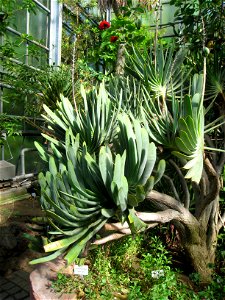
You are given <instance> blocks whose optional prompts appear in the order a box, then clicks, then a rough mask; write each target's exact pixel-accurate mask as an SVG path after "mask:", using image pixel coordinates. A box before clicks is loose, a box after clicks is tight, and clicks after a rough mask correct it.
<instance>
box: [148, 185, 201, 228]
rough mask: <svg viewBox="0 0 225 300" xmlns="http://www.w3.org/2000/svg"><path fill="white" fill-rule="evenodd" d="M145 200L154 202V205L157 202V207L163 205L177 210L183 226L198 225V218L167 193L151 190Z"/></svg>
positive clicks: (191, 226)
mask: <svg viewBox="0 0 225 300" xmlns="http://www.w3.org/2000/svg"><path fill="white" fill-rule="evenodd" d="M146 200H149V201H151V202H153V203H154V204H156V206H157V204H159V207H160V206H161V205H164V206H166V207H167V208H170V209H173V210H175V211H177V212H179V213H180V214H179V221H180V222H181V223H182V224H183V225H185V227H188V228H193V227H198V226H199V222H198V220H197V219H196V218H195V217H194V216H193V215H192V214H191V213H190V212H189V210H188V209H186V208H185V207H184V206H183V205H182V204H181V203H180V202H179V201H177V200H175V199H174V198H173V197H171V196H169V195H166V194H163V193H159V192H157V191H154V190H153V191H151V192H150V193H149V194H148V196H147V197H146Z"/></svg>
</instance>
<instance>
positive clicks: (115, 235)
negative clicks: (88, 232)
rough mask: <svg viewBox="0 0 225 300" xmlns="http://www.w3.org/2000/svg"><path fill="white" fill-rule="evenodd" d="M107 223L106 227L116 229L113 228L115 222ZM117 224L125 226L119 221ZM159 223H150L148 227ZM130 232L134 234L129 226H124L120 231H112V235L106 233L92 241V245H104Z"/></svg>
mask: <svg viewBox="0 0 225 300" xmlns="http://www.w3.org/2000/svg"><path fill="white" fill-rule="evenodd" d="M119 224H120V225H121V226H120V225H119ZM106 225H107V226H106V228H108V230H109V231H111V230H114V229H112V228H114V227H115V226H114V224H106ZM117 225H118V227H121V228H122V227H123V225H122V224H121V223H117ZM157 225H158V223H153V224H149V225H148V227H147V229H149V228H152V227H155V226H157ZM147 229H146V230H147ZM129 234H132V232H131V230H130V229H129V228H123V229H121V230H120V232H115V233H112V234H110V235H106V236H104V237H102V238H100V239H98V240H96V241H94V242H93V243H92V245H103V244H105V243H107V242H110V241H114V240H118V239H120V238H122V237H124V236H126V235H129Z"/></svg>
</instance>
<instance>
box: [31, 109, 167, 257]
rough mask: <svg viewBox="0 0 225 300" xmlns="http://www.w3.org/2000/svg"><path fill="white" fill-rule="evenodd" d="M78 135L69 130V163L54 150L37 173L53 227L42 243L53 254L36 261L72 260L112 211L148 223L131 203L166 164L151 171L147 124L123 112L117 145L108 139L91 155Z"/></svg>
mask: <svg viewBox="0 0 225 300" xmlns="http://www.w3.org/2000/svg"><path fill="white" fill-rule="evenodd" d="M68 136H69V137H68ZM78 139H79V135H77V136H76V137H74V136H73V134H72V132H71V131H69V130H68V132H67V142H66V143H65V146H64V147H65V152H66V160H67V162H66V164H65V163H64V162H65V158H64V160H63V159H62V158H61V157H59V156H57V155H56V152H53V153H52V155H50V156H49V171H47V172H46V173H45V174H43V173H40V175H39V182H40V185H41V194H42V199H41V203H42V207H43V209H44V210H45V211H46V215H47V217H48V219H49V222H50V224H51V226H52V228H53V229H54V231H51V232H49V234H50V235H51V238H50V240H49V243H47V244H46V245H44V249H45V251H46V252H51V254H50V255H49V256H47V257H44V258H41V259H38V260H35V261H33V263H39V262H43V261H47V260H49V259H52V258H55V257H57V256H58V255H60V254H64V257H65V259H66V260H67V261H68V263H72V262H73V261H74V260H75V259H76V258H77V256H78V255H79V253H80V252H81V251H82V249H83V248H84V247H85V245H86V243H87V242H88V241H89V240H90V239H91V238H93V236H94V235H95V234H96V233H97V232H98V231H99V230H100V229H101V228H102V227H103V226H104V224H105V223H106V222H107V221H108V220H109V219H110V218H111V217H115V218H117V219H119V220H120V221H121V222H124V221H127V222H128V224H129V225H130V227H131V230H132V231H135V230H136V231H139V230H141V229H144V228H145V227H146V225H145V223H144V222H142V221H141V220H139V219H138V217H137V216H136V214H135V210H134V208H133V207H134V206H136V205H138V203H139V202H140V201H143V199H144V198H145V196H146V194H147V193H148V192H149V191H150V190H151V189H152V188H153V186H154V184H155V182H157V180H159V179H160V177H161V176H162V173H163V171H164V168H165V163H164V161H162V162H160V163H159V165H158V169H157V170H156V173H155V174H154V176H153V175H152V174H153V167H154V165H155V162H156V147H155V146H154V144H153V143H149V139H148V134H147V132H146V130H145V129H144V128H142V127H141V125H140V123H139V122H138V121H136V120H133V119H130V118H129V117H128V116H127V115H126V114H123V115H121V116H119V126H118V134H117V143H115V144H116V146H115V147H114V146H113V145H112V146H111V147H109V146H108V145H105V146H102V147H101V148H100V151H99V153H98V155H91V154H90V153H89V152H88V149H87V147H86V144H85V143H84V144H83V146H82V151H80V150H79V147H78V145H79V141H78ZM69 141H70V142H69ZM120 145H121V146H120ZM53 252H54V253H53Z"/></svg>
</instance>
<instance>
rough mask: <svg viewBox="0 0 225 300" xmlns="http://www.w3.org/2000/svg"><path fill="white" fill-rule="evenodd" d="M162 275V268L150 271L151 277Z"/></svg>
mask: <svg viewBox="0 0 225 300" xmlns="http://www.w3.org/2000/svg"><path fill="white" fill-rule="evenodd" d="M162 276H164V271H163V270H155V271H152V278H156V279H158V278H159V277H162Z"/></svg>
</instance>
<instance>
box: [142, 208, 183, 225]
mask: <svg viewBox="0 0 225 300" xmlns="http://www.w3.org/2000/svg"><path fill="white" fill-rule="evenodd" d="M136 215H137V216H138V218H139V219H141V220H142V221H144V222H157V223H168V222H170V221H172V220H178V221H179V220H180V213H179V212H178V211H176V210H173V209H167V210H164V211H160V212H156V213H146V212H136Z"/></svg>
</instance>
